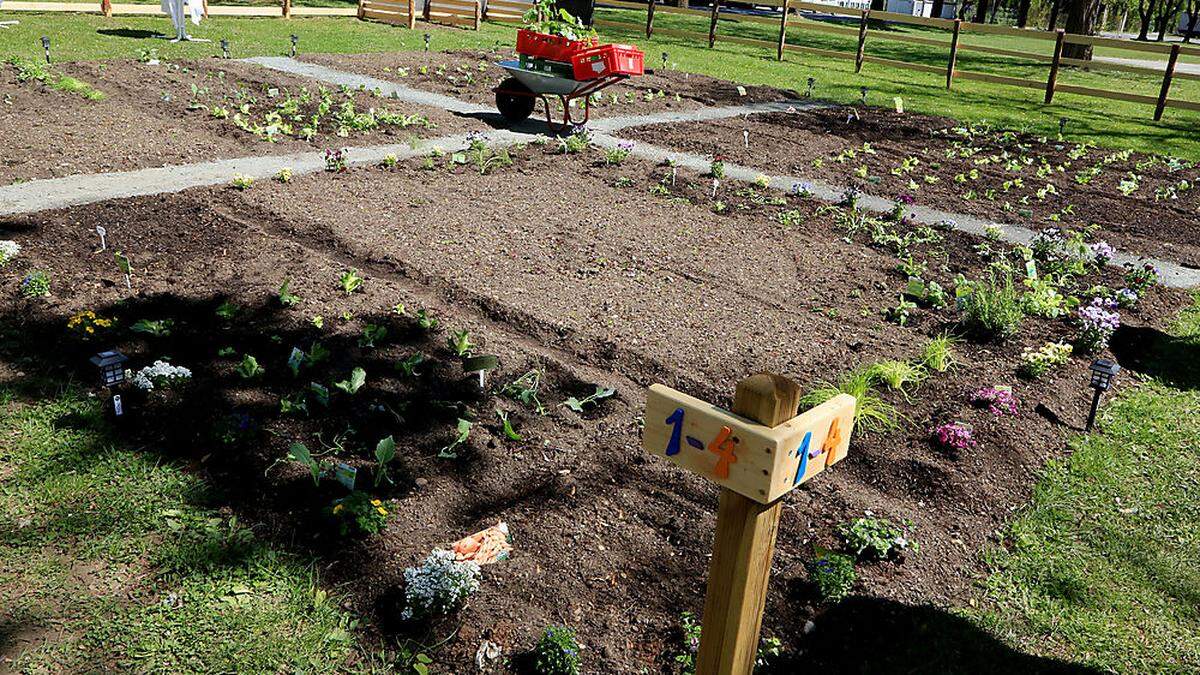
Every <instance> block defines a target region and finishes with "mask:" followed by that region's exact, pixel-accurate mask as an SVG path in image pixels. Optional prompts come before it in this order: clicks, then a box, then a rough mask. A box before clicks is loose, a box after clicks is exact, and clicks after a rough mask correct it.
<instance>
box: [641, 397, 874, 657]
mask: <svg viewBox="0 0 1200 675" xmlns="http://www.w3.org/2000/svg"><path fill="white" fill-rule="evenodd" d="M799 400H800V387H799V386H798V385H797V384H796V383H795V382H793V381H791V380H789V379H788V378H786V377H783V376H782V375H775V374H771V373H761V374H759V375H755V376H753V377H749V378H746V379H744V380H742V381H741V382H739V383H738V385H737V392H736V394H735V395H734V401H733V410H732V411H727V410H722V409H721V408H718V407H716V406H714V405H712V404H710V403H706V402H704V401H701V400H700V399H696V398H693V397H691V396H688V395H687V394H684V393H682V392H678V391H675V390H674V389H671V388H670V387H666V386H663V385H661V384H655V385H653V386H651V387H650V390H649V392H648V393H647V396H646V417H645V419H646V427H645V431H644V433H643V436H642V444H643V447H644V448H645V449H646V450H647V451H649V452H650V453H651V454H655V455H662V456H664V457H666V458H667V459H668V460H670V461H672V462H674V463H676V464H678V465H679V466H681V467H683V468H685V469H688V470H689V471H692V472H694V473H697V474H699V475H701V476H704V477H705V478H708V479H709V480H711V481H713V482H714V483H717V484H718V485H720V486H721V497H720V503H719V506H718V510H717V528H716V529H717V531H716V540H715V543H714V544H713V556H712V563H711V565H710V566H709V575H708V591H707V593H706V596H705V600H704V616H703V630H702V632H701V638H700V652H699V655H698V656H697V660H696V675H749V673H750V672H751V670H752V669H753V668H754V659H755V656H756V653H757V651H758V636H759V631H760V629H761V628H762V613H763V608H764V606H765V603H766V598H767V583H768V580H769V578H770V571H771V558H772V556H773V555H774V552H775V537H776V534H777V532H778V530H779V517H780V514H781V512H782V504H783V503H782V501H781V497H783V496H784V495H786V494H787V493H788V492H790V491H791V490H793V489H794V488H795V487H796V486H798V485H800V484H801V483H803V482H804V481H806V480H809V479H811V478H812V477H813V476H816V475H817V474H819V473H821V472H822V471H824V470H825V469H826V468H828V467H830V466H833V465H834V464H835V463H837V462H839V461H841V460H842V459H843V458H844V457H845V456H846V453H847V452H848V451H849V447H850V434H851V432H852V430H853V427H854V413H855V410H856V408H857V406H858V402H857V401H856V400H855V398H854V397H853V396H850V395H848V394H839V395H838V396H835V397H833V398H831V399H829V400H828V401H826V402H825V403H822V404H821V405H819V406H817V407H815V408H813V409H811V410H808V411H806V412H804V413H803V414H800V415H796V408H797V407H798V405H799Z"/></svg>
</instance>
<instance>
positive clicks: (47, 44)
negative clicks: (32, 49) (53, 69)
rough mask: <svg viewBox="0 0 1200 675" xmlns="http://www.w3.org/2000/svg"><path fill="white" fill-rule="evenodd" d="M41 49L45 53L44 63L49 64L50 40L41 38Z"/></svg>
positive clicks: (44, 37)
mask: <svg viewBox="0 0 1200 675" xmlns="http://www.w3.org/2000/svg"><path fill="white" fill-rule="evenodd" d="M42 49H43V50H44V51H45V52H46V63H47V64H49V63H50V38H48V37H46V36H45V35H43V36H42Z"/></svg>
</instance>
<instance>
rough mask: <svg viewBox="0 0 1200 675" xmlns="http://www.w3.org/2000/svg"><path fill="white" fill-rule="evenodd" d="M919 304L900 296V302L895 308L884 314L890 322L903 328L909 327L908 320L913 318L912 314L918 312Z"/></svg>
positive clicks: (890, 308) (888, 309)
mask: <svg viewBox="0 0 1200 675" xmlns="http://www.w3.org/2000/svg"><path fill="white" fill-rule="evenodd" d="M916 308H917V303H915V302H913V301H911V300H909V299H907V298H905V297H904V296H900V302H899V303H897V304H896V306H895V307H889V308H887V310H886V311H885V312H884V313H883V314H884V317H885V318H887V320H888V321H891V322H893V323H896V324H899V325H901V326H906V325H908V320H909V318H910V317H911V316H912V312H913V311H914V310H916Z"/></svg>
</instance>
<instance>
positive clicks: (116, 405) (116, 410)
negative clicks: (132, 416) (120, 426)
mask: <svg viewBox="0 0 1200 675" xmlns="http://www.w3.org/2000/svg"><path fill="white" fill-rule="evenodd" d="M112 401H113V414H114V415H116V416H117V417H120V416H121V415H124V414H125V406H124V405H123V404H122V403H121V395H120V394H113V399H112Z"/></svg>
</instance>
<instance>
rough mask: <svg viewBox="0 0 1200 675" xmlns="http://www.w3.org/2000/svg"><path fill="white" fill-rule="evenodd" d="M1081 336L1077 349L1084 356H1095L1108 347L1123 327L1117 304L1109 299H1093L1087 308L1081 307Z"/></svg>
mask: <svg viewBox="0 0 1200 675" xmlns="http://www.w3.org/2000/svg"><path fill="white" fill-rule="evenodd" d="M1077 318H1078V320H1079V336H1078V337H1077V338H1075V348H1076V349H1078V350H1079V351H1080V352H1082V353H1084V354H1095V353H1096V352H1098V351H1100V350H1102V349H1104V348H1105V347H1106V346H1108V340H1109V338H1111V337H1112V334H1113V333H1115V332H1116V330H1117V329H1118V328H1120V327H1121V315H1120V314H1119V313H1117V302H1116V301H1115V300H1110V299H1108V298H1092V301H1091V303H1089V304H1088V305H1087V306H1086V307H1080V308H1079V311H1078V314H1077Z"/></svg>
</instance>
